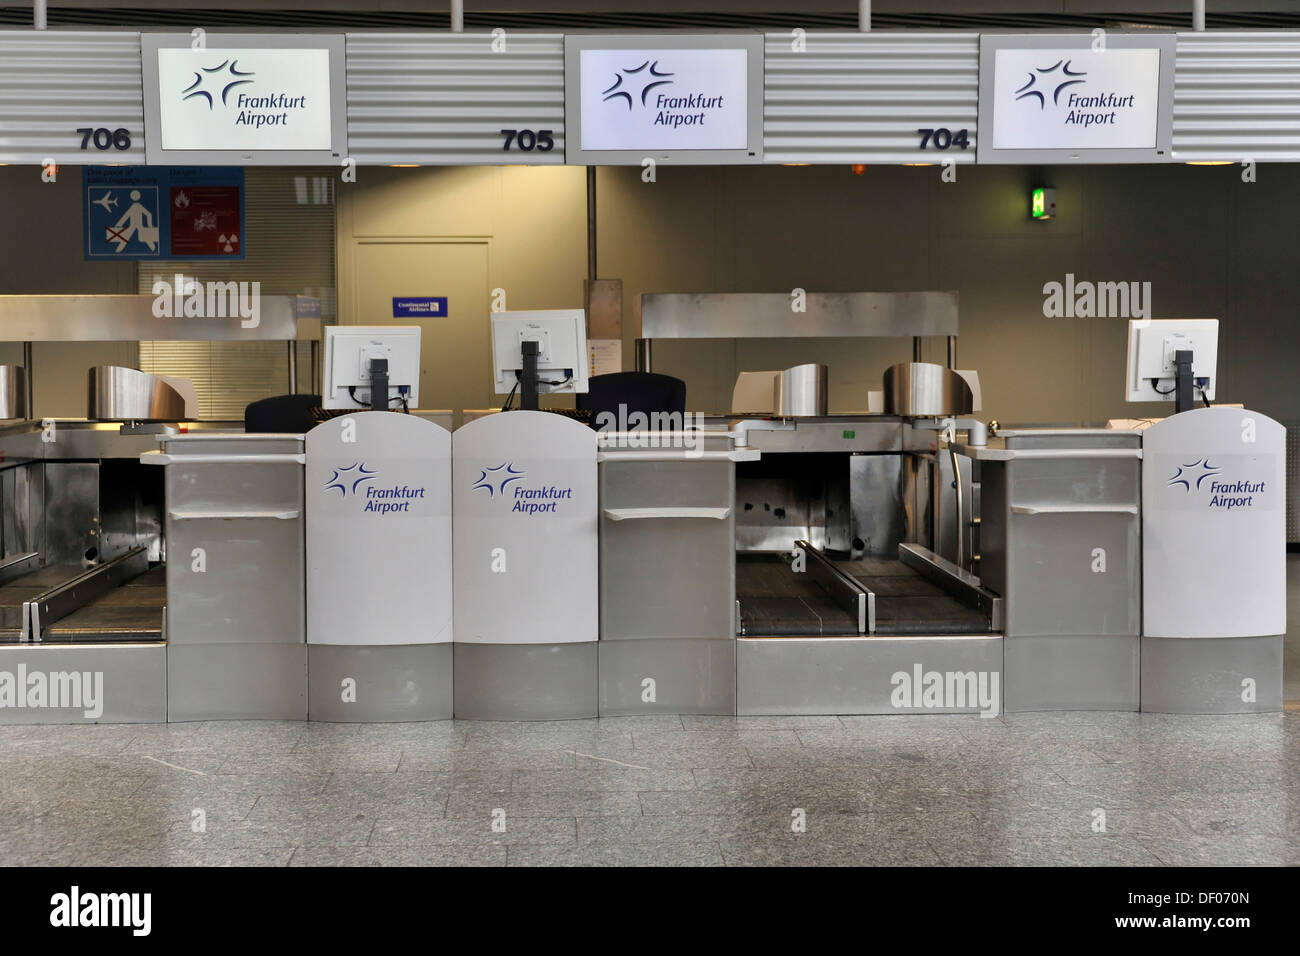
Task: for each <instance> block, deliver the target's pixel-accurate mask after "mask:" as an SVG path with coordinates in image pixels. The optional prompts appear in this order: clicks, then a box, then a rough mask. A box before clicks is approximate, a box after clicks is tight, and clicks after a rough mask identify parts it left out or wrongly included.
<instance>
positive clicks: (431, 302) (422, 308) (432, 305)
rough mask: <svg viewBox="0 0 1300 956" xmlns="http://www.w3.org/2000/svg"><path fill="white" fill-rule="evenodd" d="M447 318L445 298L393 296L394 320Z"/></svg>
mask: <svg viewBox="0 0 1300 956" xmlns="http://www.w3.org/2000/svg"><path fill="white" fill-rule="evenodd" d="M446 317H447V297H446V296H445V295H443V296H423V295H416V296H411V295H408V296H401V297H400V298H399V297H398V296H393V318H395V319H425V318H434V319H445V318H446Z"/></svg>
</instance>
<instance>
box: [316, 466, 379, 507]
mask: <svg viewBox="0 0 1300 956" xmlns="http://www.w3.org/2000/svg"><path fill="white" fill-rule="evenodd" d="M378 474H379V473H378V472H377V471H375V470H373V469H371V468H367V467H366V463H365V462H363V461H358V462H354V463H353V464H351V465H348V466H347V467H346V468H335V469H334V474H332V475H330V477H329V480H328V481H327V482H325V490H326V491H330V490H332V489H334V488H337V489H338V490H339V494H340V495H341V496H342V497H344V498H346V497H348V495H349V494H351V495H353V496H356V495H359V494H360V493H361V492H360V491H359V490H358V489H360V488H361V486H362V485H364V484H365V483H366V482H367V481H374V480H375V479H376V477H377V476H378Z"/></svg>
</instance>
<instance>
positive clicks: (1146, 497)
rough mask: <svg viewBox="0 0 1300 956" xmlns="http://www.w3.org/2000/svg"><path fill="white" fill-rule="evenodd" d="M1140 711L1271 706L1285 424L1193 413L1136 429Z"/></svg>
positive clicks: (1276, 669) (1277, 665)
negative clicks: (1140, 594)
mask: <svg viewBox="0 0 1300 956" xmlns="http://www.w3.org/2000/svg"><path fill="white" fill-rule="evenodd" d="M1142 454H1143V462H1142V502H1143V504H1142V554H1143V562H1142V566H1143V575H1142V591H1143V613H1142V709H1143V710H1151V711H1158V712H1162V713H1176V714H1179V713H1180V714H1249V713H1261V712H1269V711H1274V712H1275V711H1279V710H1281V709H1282V705H1283V699H1282V643H1283V635H1284V634H1285V633H1286V522H1285V514H1286V429H1285V428H1283V426H1282V425H1281V424H1280V423H1278V422H1276V421H1274V420H1273V419H1271V418H1269V417H1268V416H1266V415H1261V414H1259V413H1258V412H1255V411H1251V410H1249V409H1243V408H1229V407H1222V408H1198V409H1193V410H1192V411H1188V412H1183V413H1181V414H1179V415H1174V416H1172V417H1170V418H1166V419H1165V420H1164V421H1161V422H1157V423H1156V424H1154V425H1152V426H1151V427H1150V428H1148V429H1147V430H1146V431H1145V432H1143V433H1142Z"/></svg>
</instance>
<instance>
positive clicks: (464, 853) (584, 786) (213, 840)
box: [0, 713, 1300, 865]
mask: <svg viewBox="0 0 1300 956" xmlns="http://www.w3.org/2000/svg"><path fill="white" fill-rule="evenodd" d="M800 809H801V810H803V811H804V819H805V821H806V830H805V831H804V832H794V830H793V828H792V823H793V822H794V820H795V813H796V811H797V810H800ZM196 810H197V811H202V820H203V823H204V825H205V826H204V829H205V832H195V829H196V823H197V817H196V814H195V811H196ZM1099 811H1104V814H1105V832H1095V831H1094V826H1095V824H1096V822H1097V821H1098V820H1099V819H1100V817H1099V815H1098V814H1099ZM494 821H495V822H496V828H495V829H494ZM502 827H504V829H502ZM0 861H3V862H4V863H7V864H72V865H117V864H121V865H128V864H133V865H152V864H201V865H216V864H269V865H284V864H292V865H311V864H347V863H352V864H456V865H463V864H488V865H493V864H496V865H500V864H521V865H526V864H565V863H576V864H605V863H613V864H701V865H720V864H728V865H744V864H756V863H757V864H765V863H796V864H841V863H850V864H944V863H969V864H1002V863H1011V864H1121V865H1128V864H1134V865H1143V864H1158V863H1169V864H1230V863H1264V864H1290V865H1298V864H1300V714H1297V713H1288V714H1277V715H1268V716H1254V717H1192V718H1187V717H1168V716H1161V715H1152V714H1143V715H1138V714H1040V715H1023V716H1020V715H1017V716H1012V717H1004V718H993V719H989V718H981V717H977V716H972V717H966V716H958V717H953V716H906V717H845V718H835V717H811V718H809V717H804V718H798V717H796V718H788V717H782V718H725V717H697V718H691V717H686V718H678V717H631V718H614V719H604V720H588V721H565V722H556V723H538V724H520V723H475V722H464V721H456V722H444V723H436V724H387V725H368V726H356V725H331V724H303V723H203V724H172V725H157V726H154V725H150V726H123V725H118V726H90V727H10V728H2V729H0Z"/></svg>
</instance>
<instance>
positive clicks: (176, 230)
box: [82, 166, 244, 259]
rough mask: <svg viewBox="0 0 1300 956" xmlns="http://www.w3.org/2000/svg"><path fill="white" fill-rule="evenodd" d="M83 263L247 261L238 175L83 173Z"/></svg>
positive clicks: (149, 169) (110, 169)
mask: <svg viewBox="0 0 1300 956" xmlns="http://www.w3.org/2000/svg"><path fill="white" fill-rule="evenodd" d="M82 187H83V189H84V190H85V216H84V219H85V225H86V245H85V249H86V258H87V259H242V258H244V243H243V239H242V237H243V234H244V171H243V169H241V168H238V167H232V168H227V167H219V166H218V167H204V166H87V167H85V168H84V170H83V171H82Z"/></svg>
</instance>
